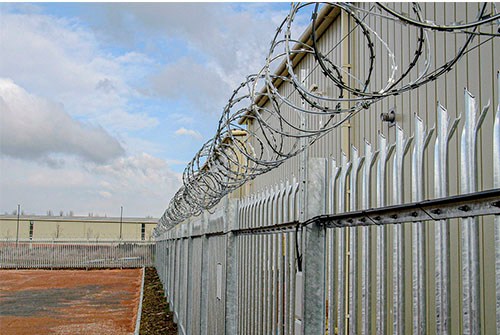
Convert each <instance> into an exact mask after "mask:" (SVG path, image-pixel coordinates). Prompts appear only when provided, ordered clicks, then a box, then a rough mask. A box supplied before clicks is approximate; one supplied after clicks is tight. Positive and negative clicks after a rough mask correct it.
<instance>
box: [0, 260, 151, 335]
mask: <svg viewBox="0 0 500 335" xmlns="http://www.w3.org/2000/svg"><path fill="white" fill-rule="evenodd" d="M141 277H142V270H141V269H126V270H91V271H86V270H57V271H51V270H1V271H0V333H1V334H2V335H10V334H12V335H14V334H15V335H23V334H26V335H28V334H29V335H32V334H38V335H44V334H47V335H48V334H51V335H62V334H72V335H73V334H106V335H114V334H119V335H121V334H133V333H134V329H135V323H136V313H137V306H138V302H139V298H140V285H141Z"/></svg>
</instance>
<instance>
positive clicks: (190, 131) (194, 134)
mask: <svg viewBox="0 0 500 335" xmlns="http://www.w3.org/2000/svg"><path fill="white" fill-rule="evenodd" d="M175 135H178V136H189V137H192V138H194V139H197V140H201V139H202V138H203V137H202V136H201V134H200V133H199V132H197V131H196V130H193V129H186V128H184V127H182V128H179V129H177V130H176V131H175Z"/></svg>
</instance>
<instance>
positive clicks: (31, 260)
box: [0, 241, 155, 269]
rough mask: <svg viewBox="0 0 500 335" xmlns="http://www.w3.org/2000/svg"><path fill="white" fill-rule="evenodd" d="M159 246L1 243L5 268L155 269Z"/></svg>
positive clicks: (1, 262)
mask: <svg viewBox="0 0 500 335" xmlns="http://www.w3.org/2000/svg"><path fill="white" fill-rule="evenodd" d="M154 257H155V244H154V243H151V242H121V241H106V242H105V241H101V242H95V241H92V242H89V241H80V242H78V241H69V242H68V241H67V242H64V241H57V242H55V241H18V242H15V241H0V268H1V269H46V268H137V267H145V266H153V265H154Z"/></svg>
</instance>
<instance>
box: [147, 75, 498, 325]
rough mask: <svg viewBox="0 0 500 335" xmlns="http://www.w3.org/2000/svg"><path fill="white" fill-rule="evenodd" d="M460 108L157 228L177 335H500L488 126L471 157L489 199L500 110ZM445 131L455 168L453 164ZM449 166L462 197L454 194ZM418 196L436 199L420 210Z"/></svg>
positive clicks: (440, 111)
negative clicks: (455, 144)
mask: <svg viewBox="0 0 500 335" xmlns="http://www.w3.org/2000/svg"><path fill="white" fill-rule="evenodd" d="M499 80H500V79H499ZM499 86H500V85H499ZM499 95H500V94H499ZM464 99H465V101H466V103H465V110H464V111H463V113H462V115H463V116H462V119H463V120H461V121H460V124H461V126H460V127H459V126H458V125H459V121H458V120H450V119H449V116H448V113H447V111H446V108H445V106H442V105H439V104H438V105H437V107H436V113H437V124H436V125H435V127H434V128H432V127H430V129H426V127H425V125H424V122H423V121H422V120H421V119H420V118H419V117H418V116H417V115H415V119H414V123H413V125H414V129H413V132H412V134H411V136H410V134H406V133H405V132H404V131H403V129H402V128H396V131H395V132H396V137H395V141H394V142H393V143H388V140H387V138H386V136H384V134H382V133H380V134H379V139H378V144H377V147H378V148H377V149H376V150H375V145H372V144H371V143H369V142H368V141H366V142H365V145H364V148H363V149H364V150H363V152H364V155H363V156H362V155H360V154H359V151H358V148H355V147H351V152H350V155H349V156H350V159H348V158H347V155H343V156H342V159H341V161H340V162H337V161H336V160H335V159H332V158H329V159H327V158H323V159H321V158H311V159H309V160H307V161H304V164H307V173H306V175H305V177H301V178H303V179H301V180H296V179H293V180H292V178H290V180H288V181H285V182H280V183H279V184H277V185H269V186H268V187H267V189H264V190H262V191H261V192H257V193H255V194H252V195H250V196H248V197H246V198H243V199H240V200H237V199H231V198H230V197H226V199H225V200H224V201H223V202H222V204H221V205H220V206H219V207H218V208H217V209H216V210H215V211H214V212H213V213H212V214H210V213H204V214H203V215H201V216H199V217H196V218H191V219H189V220H187V221H185V222H184V223H182V224H180V225H177V226H176V227H174V228H173V229H171V230H169V231H167V232H166V233H164V234H163V235H162V236H161V237H160V238H159V239H158V241H157V242H156V246H157V254H156V263H155V264H156V267H157V269H158V273H159V275H160V278H161V280H162V282H163V284H164V288H165V294H166V296H167V298H168V300H169V302H170V304H171V307H172V308H173V310H174V312H175V315H176V320H177V322H178V323H179V329H180V333H183V334H321V333H325V334H426V333H429V334H458V333H462V334H489V333H494V332H495V331H496V333H500V321H499V320H500V293H499V292H500V289H499V287H500V242H499V241H500V233H499V232H500V228H499V227H500V221H499V220H500V219H499V218H500V216H499V215H498V213H499V208H500V200H499V199H498V197H497V198H496V199H495V198H493V200H492V199H491V198H488V199H487V200H485V201H483V202H481V203H479V202H477V201H480V199H479V195H480V193H481V192H480V191H485V190H480V189H479V188H478V182H477V178H478V174H479V173H478V172H479V171H478V169H479V166H480V163H479V162H478V160H477V153H476V151H477V150H478V143H477V138H478V134H479V131H480V130H481V127H492V128H493V135H494V136H493V143H492V144H493V145H492V146H490V147H483V148H480V149H481V150H482V154H483V157H491V160H490V159H488V160H486V161H484V162H482V164H483V165H485V164H492V165H493V174H494V176H493V179H494V187H495V188H496V191H497V193H494V194H498V189H500V102H498V105H497V106H498V107H497V110H496V115H495V118H494V120H495V121H494V123H493V124H484V125H483V124H482V121H483V120H484V117H485V116H486V114H487V113H488V109H487V108H483V109H482V111H480V110H479V109H478V107H477V106H476V102H475V100H474V98H473V96H472V95H471V94H470V93H469V92H467V91H465V93H464ZM396 127H397V125H396ZM458 129H460V131H458ZM453 136H455V137H459V138H460V156H459V157H460V161H459V164H457V165H453V166H450V164H449V162H448V143H449V141H450V138H452V137H453ZM431 151H433V156H434V160H433V166H431V167H430V169H429V168H427V169H426V168H425V165H424V163H423V161H424V157H428V153H429V152H431ZM426 155H427V156H426ZM405 162H406V163H405ZM408 162H409V164H408ZM405 166H409V167H410V173H405V171H404V167H405ZM451 169H455V171H456V172H457V174H458V175H459V176H460V180H461V181H462V182H461V187H460V190H459V192H460V193H459V195H466V194H470V195H471V196H470V197H468V198H467V199H465V198H460V199H459V200H454V199H455V198H454V197H453V196H450V194H449V191H448V183H449V174H450V171H451ZM431 178H432V180H433V183H432V185H433V189H429V187H428V186H427V185H430V184H431V183H427V182H426V181H428V180H430V179H431ZM405 187H410V188H411V193H410V198H408V199H404V194H405V193H404V188H405ZM494 191H495V190H494ZM474 195H477V198H478V199H479V200H477V199H476V200H475V197H474ZM426 199H428V200H430V201H432V199H444V200H445V201H444V200H443V201H441V202H439V203H438V202H436V205H435V207H432V208H431V207H429V208H431V209H430V210H429V209H427V207H425V206H424V205H425V201H426ZM457 199H458V198H457ZM464 199H465V200H464ZM444 203H447V204H452V205H454V206H455V207H453V208H451V207H446V206H445V205H444ZM441 205H442V207H440V206H441ZM395 206H396V207H395ZM398 206H399V207H398ZM401 206H403V207H404V206H409V207H408V208H409V209H408V208H406V207H405V208H403V207H401ZM412 206H413V207H412ZM391 208H392V211H391ZM412 208H413V209H412ZM374 209H379V210H381V211H382V210H385V211H386V212H387V213H389V214H387V215H386V216H374V215H370V214H369V213H370V210H371V211H373V210H374ZM320 214H327V215H323V217H322V220H320V221H321V223H320V221H319V220H318V221H314V220H312V221H311V222H309V224H307V223H308V221H310V219H311V218H314V217H317V216H318V215H320ZM494 214H496V215H494ZM405 215H407V216H405ZM301 216H303V217H304V218H305V222H304V221H301V222H299V219H300V218H301ZM320 216H321V215H320ZM489 233H493V234H494V236H489V235H488V234H489ZM491 269H493V270H491ZM491 283H494V285H493V287H492V286H491V285H490V284H491ZM491 296H494V298H491ZM492 299H493V301H494V303H493V304H492V303H491V301H492ZM491 307H492V308H491ZM491 331H493V332H491Z"/></svg>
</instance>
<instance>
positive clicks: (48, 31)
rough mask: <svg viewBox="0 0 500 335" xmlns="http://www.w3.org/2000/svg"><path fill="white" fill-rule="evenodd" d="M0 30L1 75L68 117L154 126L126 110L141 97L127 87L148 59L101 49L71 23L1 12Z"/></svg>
mask: <svg viewBox="0 0 500 335" xmlns="http://www.w3.org/2000/svg"><path fill="white" fill-rule="evenodd" d="M0 30H1V32H2V33H1V35H0V41H1V42H0V54H1V55H2V56H1V57H0V73H1V74H2V76H4V77H7V78H12V79H13V80H14V81H15V82H16V83H17V84H18V85H20V86H22V87H24V88H25V89H27V90H28V91H30V92H35V93H36V94H38V95H40V96H44V97H50V99H51V100H52V101H57V102H58V103H61V104H63V105H64V109H65V110H66V112H67V113H69V114H70V115H72V116H77V117H82V118H85V119H87V120H90V121H92V122H96V123H99V124H101V125H103V126H105V127H108V126H114V129H117V130H129V129H130V127H131V125H133V124H135V126H134V129H137V128H139V127H145V128H147V127H152V126H155V125H156V123H157V122H156V121H155V120H152V118H151V117H149V116H148V115H147V114H146V113H144V112H143V113H136V111H134V110H129V109H128V108H129V102H130V100H131V99H134V98H137V97H141V96H143V94H142V93H140V91H139V90H137V89H136V88H135V87H133V86H132V85H131V84H130V83H131V82H134V81H136V78H138V77H142V76H144V71H146V70H147V69H149V68H150V67H151V66H152V64H153V63H152V61H151V60H150V59H149V58H148V57H147V56H145V55H143V54H140V53H137V52H134V51H130V52H125V53H123V54H121V55H118V56H114V55H112V54H110V53H109V52H105V51H103V50H101V49H100V41H98V39H97V36H96V35H95V34H94V32H93V31H91V30H89V29H88V28H86V27H85V26H83V25H82V24H81V22H80V21H78V20H75V19H63V18H55V17H52V16H48V15H38V14H10V13H2V19H1V20H0ZM116 115H119V116H120V118H119V120H121V122H120V123H116V122H115V121H116V119H115V118H114V116H116ZM119 126H123V127H124V129H121V128H118V127H119Z"/></svg>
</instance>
